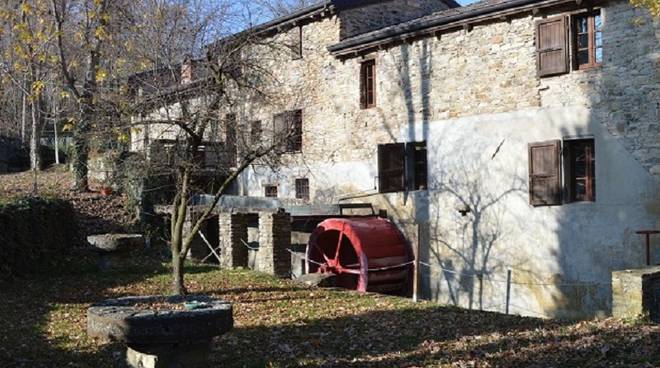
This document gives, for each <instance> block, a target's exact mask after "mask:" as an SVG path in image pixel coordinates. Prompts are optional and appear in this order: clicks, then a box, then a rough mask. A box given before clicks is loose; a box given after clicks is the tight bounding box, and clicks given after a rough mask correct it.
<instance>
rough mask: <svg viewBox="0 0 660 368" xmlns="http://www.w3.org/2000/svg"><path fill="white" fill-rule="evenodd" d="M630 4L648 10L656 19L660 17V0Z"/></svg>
mask: <svg viewBox="0 0 660 368" xmlns="http://www.w3.org/2000/svg"><path fill="white" fill-rule="evenodd" d="M630 3H631V4H632V5H633V6H635V7H638V8H646V9H648V10H649V12H651V15H652V16H654V17H660V0H630Z"/></svg>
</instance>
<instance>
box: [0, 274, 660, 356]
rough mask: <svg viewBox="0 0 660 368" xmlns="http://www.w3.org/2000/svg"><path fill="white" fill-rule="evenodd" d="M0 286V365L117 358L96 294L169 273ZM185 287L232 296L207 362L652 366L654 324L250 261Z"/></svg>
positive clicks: (119, 292)
mask: <svg viewBox="0 0 660 368" xmlns="http://www.w3.org/2000/svg"><path fill="white" fill-rule="evenodd" d="M69 270H75V271H68V273H69V274H68V275H62V276H40V277H38V278H33V279H29V280H20V281H14V282H12V283H10V284H4V285H0V328H2V333H1V334H0V367H30V368H34V367H94V368H102V367H115V366H119V362H120V360H121V358H122V352H123V348H122V346H120V345H118V344H113V343H108V342H104V341H101V340H96V339H91V338H89V337H87V335H86V334H85V323H86V321H85V313H86V308H87V307H88V306H89V305H90V304H91V303H93V302H96V301H99V300H102V299H104V298H111V297H120V296H128V295H136V294H137V295H149V294H159V293H166V292H167V290H168V286H169V282H170V279H169V275H168V273H167V272H168V271H167V269H166V268H164V267H158V266H143V267H140V268H133V269H125V270H123V271H117V272H113V273H105V274H100V273H96V272H95V271H93V270H92V268H90V267H89V266H88V267H82V266H81V267H73V266H72V267H69ZM187 281H188V287H189V289H190V291H191V292H194V293H209V294H213V295H215V296H219V297H222V298H224V299H226V300H229V301H231V302H233V303H234V319H235V328H234V330H233V331H232V332H231V333H229V334H227V335H225V336H223V337H222V338H220V339H218V340H217V341H216V347H215V350H214V353H213V356H212V360H213V364H212V365H210V366H214V367H264V366H265V367H284V366H295V367H300V366H303V367H319V366H323V367H326V366H328V367H330V366H331V367H421V366H433V367H445V366H446V367H658V366H660V326H652V325H644V324H627V323H624V322H621V321H616V320H601V321H593V322H581V323H577V324H567V323H561V322H551V321H544V320H539V319H533V318H521V317H515V316H505V315H500V314H494V313H485V312H478V311H468V310H462V309H457V308H453V307H443V306H439V305H437V304H434V303H430V302H422V303H417V304H414V303H412V302H411V301H409V300H407V299H402V298H396V297H387V296H380V295H372V294H368V295H361V294H358V293H354V292H347V291H338V290H325V289H309V288H304V287H299V286H296V285H294V284H292V283H291V282H289V281H286V280H279V279H276V278H273V277H270V276H267V275H263V274H258V273H254V272H249V271H219V270H217V269H215V268H210V267H193V266H191V267H189V274H188V277H187Z"/></svg>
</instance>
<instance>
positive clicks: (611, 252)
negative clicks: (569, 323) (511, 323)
mask: <svg viewBox="0 0 660 368" xmlns="http://www.w3.org/2000/svg"><path fill="white" fill-rule="evenodd" d="M628 7H629V5H628V4H625V3H619V4H612V5H611V6H608V7H606V8H605V9H603V11H602V12H601V15H602V16H603V21H604V25H603V36H602V38H603V50H605V53H604V60H603V64H602V65H601V67H599V68H597V69H594V70H589V71H583V72H576V71H575V70H572V71H571V72H570V73H569V74H568V75H565V76H563V78H569V77H570V78H571V80H577V81H579V82H581V83H580V85H581V86H583V88H581V90H580V91H581V93H582V96H581V99H582V100H584V105H585V106H586V107H587V108H589V116H588V119H587V122H586V124H584V126H583V127H581V128H580V127H578V128H575V127H566V126H564V127H562V128H561V134H562V137H549V138H552V139H561V138H566V137H578V138H579V137H594V149H595V182H596V184H595V201H594V202H587V203H584V202H583V203H567V202H570V195H569V193H568V190H567V188H568V187H569V186H570V185H571V183H569V182H568V181H567V176H566V175H564V179H565V180H564V198H563V200H564V203H563V204H562V205H561V207H560V208H559V209H558V215H557V230H556V234H557V238H558V241H559V247H558V250H557V252H556V254H554V257H555V258H556V259H557V263H558V265H559V275H557V277H556V278H555V279H554V280H553V282H552V283H553V284H554V288H553V289H554V290H556V292H553V293H552V298H551V299H552V300H551V303H548V304H547V305H546V307H545V310H544V313H545V314H548V315H552V316H559V317H565V318H583V317H595V316H603V315H611V312H612V285H611V272H612V271H615V270H623V269H631V268H641V267H644V265H645V261H644V252H643V249H644V247H643V243H642V237H641V236H639V235H636V234H635V231H637V230H641V229H653V228H656V227H657V225H658V224H660V211H659V210H658V208H657V207H658V203H660V185H658V184H660V182H659V181H658V176H657V175H656V176H655V177H654V176H653V174H652V173H651V171H652V168H653V165H654V162H656V163H657V157H655V158H654V157H653V156H654V150H653V149H654V147H657V141H654V140H655V139H657V138H654V137H657V129H658V118H659V116H658V109H657V99H658V98H659V97H660V86H659V85H658V84H657V83H655V84H653V82H651V81H657V80H659V78H660V69H658V68H657V60H655V59H656V57H655V56H654V54H653V52H652V50H654V49H655V50H656V51H657V50H660V46H659V45H658V39H657V36H656V35H654V34H653V30H654V28H655V29H656V31H655V34H657V29H658V20H656V21H653V20H651V19H650V18H649V16H648V13H647V12H646V11H641V10H632V9H631V8H628ZM631 34H634V35H635V36H634V37H636V41H635V42H630V40H629V39H626V37H631ZM607 50H610V52H609V53H607ZM656 54H657V53H656ZM559 78H562V77H559ZM585 82H586V83H585ZM559 125H561V123H559ZM563 143H564V150H563V154H564V156H563V158H564V169H565V174H566V172H567V171H566V170H567V162H566V160H567V156H566V140H564V142H563ZM653 186H655V189H653ZM655 244H658V241H657V240H656V242H655ZM656 249H657V247H656ZM656 260H660V258H656Z"/></svg>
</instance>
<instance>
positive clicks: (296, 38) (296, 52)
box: [291, 26, 303, 60]
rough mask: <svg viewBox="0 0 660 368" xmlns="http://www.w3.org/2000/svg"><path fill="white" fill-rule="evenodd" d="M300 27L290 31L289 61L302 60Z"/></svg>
mask: <svg viewBox="0 0 660 368" xmlns="http://www.w3.org/2000/svg"><path fill="white" fill-rule="evenodd" d="M302 38H303V37H302V26H301V27H295V28H293V29H292V30H291V60H298V59H302V57H303V53H302V52H303V48H302Z"/></svg>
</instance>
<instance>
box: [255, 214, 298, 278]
mask: <svg viewBox="0 0 660 368" xmlns="http://www.w3.org/2000/svg"><path fill="white" fill-rule="evenodd" d="M289 248H291V215H290V214H288V213H286V212H284V210H282V209H280V210H279V211H278V212H275V213H273V212H261V213H259V252H257V259H256V262H255V266H256V267H255V268H256V270H257V271H261V272H265V273H268V274H271V275H276V276H280V277H289V274H290V272H291V270H290V268H291V255H290V254H289Z"/></svg>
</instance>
